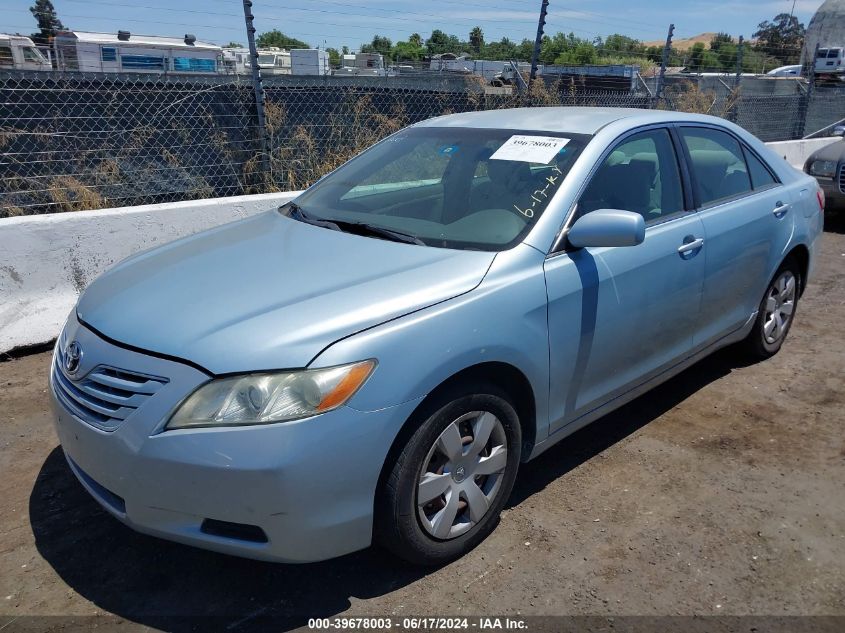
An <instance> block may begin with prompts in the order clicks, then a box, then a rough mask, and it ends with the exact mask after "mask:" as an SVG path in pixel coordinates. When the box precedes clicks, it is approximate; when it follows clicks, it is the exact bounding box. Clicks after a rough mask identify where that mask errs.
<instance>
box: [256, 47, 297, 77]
mask: <svg viewBox="0 0 845 633" xmlns="http://www.w3.org/2000/svg"><path fill="white" fill-rule="evenodd" d="M290 60H291V57H290V51H288V50H286V49H284V48H277V47H275V46H272V47H270V48H259V49H258V67H259V68H260V69H261V72H262V73H263V74H265V75H290V74H291V63H290Z"/></svg>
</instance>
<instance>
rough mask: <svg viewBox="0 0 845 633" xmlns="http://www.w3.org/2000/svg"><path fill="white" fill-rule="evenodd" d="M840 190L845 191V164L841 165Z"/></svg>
mask: <svg viewBox="0 0 845 633" xmlns="http://www.w3.org/2000/svg"><path fill="white" fill-rule="evenodd" d="M839 191H841V192H842V193H845V164H843V165H842V166H841V167H839Z"/></svg>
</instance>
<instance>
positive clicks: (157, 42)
mask: <svg viewBox="0 0 845 633" xmlns="http://www.w3.org/2000/svg"><path fill="white" fill-rule="evenodd" d="M56 37H58V38H70V37H73V38H76V39H77V40H79V41H80V42H87V43H91V44H115V45H122V46H127V45H132V44H134V45H136V46H168V47H172V48H192V49H204V50H215V51H219V50H222V49H221V48H220V47H219V46H217V44H212V43H211V42H201V41H200V40H196V41H195V42H194V43H193V44H186V43H185V39H184V38H182V37H163V36H161V35H137V34H135V33H132V34H130V36H129V39H128V40H121V39H118V37H117V33H95V32H92V31H62V32H60V33H58V34H57V35H56Z"/></svg>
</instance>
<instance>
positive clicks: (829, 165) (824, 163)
mask: <svg viewBox="0 0 845 633" xmlns="http://www.w3.org/2000/svg"><path fill="white" fill-rule="evenodd" d="M810 173H811V174H812V175H813V176H823V177H825V178H833V175H834V174H835V173H836V161H832V160H814V161H813V162H812V163H810Z"/></svg>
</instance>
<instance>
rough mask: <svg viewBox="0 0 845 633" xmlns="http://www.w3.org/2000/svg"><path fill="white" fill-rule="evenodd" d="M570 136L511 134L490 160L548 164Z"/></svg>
mask: <svg viewBox="0 0 845 633" xmlns="http://www.w3.org/2000/svg"><path fill="white" fill-rule="evenodd" d="M568 142H569V139H568V138H558V137H556V136H522V135H515V136H511V137H510V138H509V139H508V140H507V141H505V142H504V144H503V145H502V146H501V147H500V148H499V149H497V150H496V151H495V152H494V153H493V155H492V156H491V157H490V160H516V161H520V162H523V163H540V164H542V165H548V164H549V163H550V162H551V161H552V159H553V158H554V157H555V156H557V155H558V154H559V153H560V150H562V149H563V148H564V147H565V146H566V144H567V143H568Z"/></svg>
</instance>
